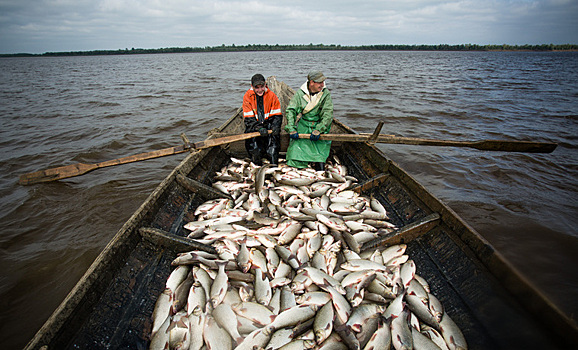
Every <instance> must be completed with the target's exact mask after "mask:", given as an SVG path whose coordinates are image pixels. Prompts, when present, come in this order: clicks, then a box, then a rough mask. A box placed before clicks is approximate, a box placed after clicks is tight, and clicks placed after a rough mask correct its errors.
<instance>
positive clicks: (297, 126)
mask: <svg viewBox="0 0 578 350" xmlns="http://www.w3.org/2000/svg"><path fill="white" fill-rule="evenodd" d="M285 115H286V117H287V125H286V126H285V130H286V131H287V132H288V133H289V137H290V142H289V147H288V148H287V156H286V157H287V164H288V165H290V166H292V167H296V168H306V167H308V166H309V163H314V164H313V166H314V168H315V169H316V170H323V168H324V166H325V161H326V160H327V157H329V151H330V150H331V141H326V140H320V139H319V137H320V135H321V134H327V133H328V132H329V130H330V129H331V123H332V122H333V101H332V100H331V94H330V93H329V90H328V89H327V88H326V87H325V76H324V75H323V73H322V72H320V71H311V72H310V73H309V75H307V82H305V83H304V84H303V85H302V86H301V88H300V89H299V90H298V91H297V92H296V93H295V95H293V97H292V98H291V101H290V102H289V105H288V106H287V110H286V112H285ZM299 134H311V136H310V138H309V139H300V138H299Z"/></svg>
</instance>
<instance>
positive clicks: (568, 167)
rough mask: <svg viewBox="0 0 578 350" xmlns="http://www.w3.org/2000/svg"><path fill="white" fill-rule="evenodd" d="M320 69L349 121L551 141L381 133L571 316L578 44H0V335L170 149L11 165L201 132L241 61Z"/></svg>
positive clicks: (133, 148) (159, 168)
mask: <svg viewBox="0 0 578 350" xmlns="http://www.w3.org/2000/svg"><path fill="white" fill-rule="evenodd" d="M312 68H319V69H321V70H323V71H324V72H325V74H326V75H327V76H328V79H327V86H328V88H329V89H330V90H331V93H332V96H333V101H334V105H335V117H336V118H338V119H340V120H341V121H343V122H344V123H346V124H347V125H349V126H351V127H352V128H353V129H354V130H356V131H357V132H372V131H373V129H374V128H375V126H376V125H377V123H378V121H380V120H384V121H385V124H384V127H383V129H382V132H383V133H387V134H395V135H399V136H408V137H421V138H434V139H448V140H471V141H475V140H481V139H506V140H522V141H548V142H556V143H558V148H557V149H556V150H555V151H554V152H553V153H551V154H527V153H526V154H524V153H506V152H486V151H478V150H473V149H468V148H449V147H429V146H406V145H379V147H380V149H382V150H383V151H384V152H385V153H386V154H387V155H388V156H389V157H390V158H391V159H392V160H394V161H396V162H397V163H399V164H400V165H401V167H402V168H404V169H405V170H407V171H408V172H409V173H410V174H411V175H413V176H414V177H415V178H416V179H417V180H418V181H419V182H421V183H422V184H423V185H424V186H425V187H426V188H428V189H429V190H430V191H431V192H432V193H433V194H434V195H436V196H437V197H438V198H440V199H441V200H443V201H444V202H446V203H447V204H448V205H449V206H450V207H451V208H453V209H454V210H455V211H456V212H457V213H458V214H459V215H461V216H462V217H463V218H464V219H465V220H466V222H468V223H469V224H470V225H471V226H472V227H474V228H475V229H476V230H477V231H478V232H480V234H481V235H482V236H484V237H485V238H486V239H487V240H488V241H489V242H490V243H491V244H492V245H493V246H494V247H496V248H497V249H498V251H499V252H501V253H502V254H503V255H504V256H505V257H506V258H507V259H508V260H509V261H510V262H511V263H512V264H513V265H514V266H516V267H517V268H518V269H519V270H520V271H521V272H522V273H523V274H524V275H526V276H527V277H528V278H529V279H530V280H531V281H532V282H533V283H535V284H536V285H537V286H538V287H539V288H540V289H541V290H542V291H543V292H544V293H545V294H546V295H547V296H548V297H550V298H551V299H552V300H553V301H554V303H556V304H557V305H558V306H559V307H560V309H562V310H563V311H565V312H566V313H567V314H569V315H571V317H573V318H574V319H576V318H577V317H578V316H577V315H578V301H577V298H576V295H578V229H577V227H578V153H577V149H578V53H561V52H549V53H532V52H343V51H336V52H251V53H199V54H197V53H193V54H159V55H129V56H97V57H36V58H2V59H0V123H1V128H0V165H1V168H2V169H3V171H2V173H1V174H0V197H1V198H2V199H1V203H0V220H1V221H0V222H1V224H2V225H1V226H0V227H1V231H0V347H1V348H3V349H7V348H21V347H23V346H24V345H25V344H26V342H27V341H28V340H29V339H30V338H31V337H32V336H33V335H34V333H35V332H36V331H37V330H38V329H39V328H40V327H41V325H42V324H43V323H44V321H45V320H46V319H47V318H48V317H49V316H50V314H51V313H52V312H53V311H54V309H55V308H56V307H57V306H58V305H59V304H60V302H61V301H62V300H63V299H64V297H65V296H66V294H67V293H68V292H69V291H70V290H71V289H72V287H73V286H74V285H75V283H76V282H77V281H78V279H79V278H80V277H81V276H82V274H83V273H84V272H85V271H86V269H87V268H88V267H89V265H90V264H91V263H92V261H93V260H94V259H95V258H96V256H97V255H98V254H99V253H100V251H101V250H102V249H103V248H104V246H105V245H106V244H107V243H108V241H109V240H110V239H111V238H112V237H113V236H114V234H115V233H116V231H117V230H118V229H119V228H120V227H121V226H122V224H123V223H124V222H125V221H126V220H127V219H128V218H129V217H130V215H131V214H132V213H133V212H134V211H135V210H136V209H137V208H138V207H139V206H140V204H141V203H142V202H143V201H144V200H145V199H146V198H147V196H148V195H149V193H151V192H152V191H153V189H154V188H155V187H156V186H157V185H158V184H159V183H160V182H161V181H162V179H164V177H166V176H167V175H168V174H169V172H170V171H171V169H172V168H173V167H175V166H176V165H177V164H178V163H179V162H180V161H181V160H182V159H183V158H184V155H176V156H171V157H165V158H160V159H155V160H149V161H145V162H139V163H132V164H127V165H122V166H118V167H111V168H106V169H100V170H96V171H94V172H91V173H88V174H85V175H84V176H80V177H75V178H70V179H67V180H63V181H59V182H55V183H46V184H38V185H33V186H21V185H19V184H18V176H19V175H21V174H23V173H28V172H32V171H36V170H41V169H46V168H51V167H56V166H61V165H68V164H73V163H77V162H83V163H95V162H99V161H105V160H109V159H113V158H119V157H123V156H127V155H132V154H136V153H141V152H147V151H152V150H156V149H161V148H166V147H170V146H176V145H178V144H180V143H181V140H180V137H179V135H180V134H181V133H186V134H187V135H188V137H189V139H191V140H192V141H200V140H203V139H204V138H205V136H206V133H207V132H208V131H209V130H211V129H212V128H214V127H217V126H219V125H220V124H221V123H222V122H223V121H225V120H226V119H227V118H229V117H230V116H231V115H233V113H234V112H235V111H236V110H237V108H238V107H240V106H241V101H242V98H243V94H244V92H245V91H246V89H247V88H248V87H249V80H250V77H251V76H252V75H253V74H254V73H257V72H260V73H262V74H263V75H265V76H271V75H275V76H276V77H277V78H278V79H279V80H281V81H284V82H286V83H287V84H288V85H289V86H291V87H292V88H294V89H297V88H298V87H299V86H300V85H301V84H302V83H303V82H304V80H305V77H306V75H307V72H308V71H309V70H310V69H312Z"/></svg>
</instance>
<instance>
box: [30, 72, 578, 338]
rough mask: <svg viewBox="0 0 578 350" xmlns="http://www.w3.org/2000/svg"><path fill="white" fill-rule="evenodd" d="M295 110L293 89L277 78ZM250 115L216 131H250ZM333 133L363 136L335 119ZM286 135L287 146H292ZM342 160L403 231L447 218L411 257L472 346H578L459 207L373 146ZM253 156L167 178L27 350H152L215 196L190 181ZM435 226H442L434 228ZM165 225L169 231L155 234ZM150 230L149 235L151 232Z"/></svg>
mask: <svg viewBox="0 0 578 350" xmlns="http://www.w3.org/2000/svg"><path fill="white" fill-rule="evenodd" d="M269 86H270V87H272V88H273V89H274V91H277V92H278V95H279V96H280V99H281V102H282V106H286V104H287V103H288V99H289V97H290V96H291V93H292V91H290V89H287V88H286V86H283V84H282V83H278V82H276V81H270V84H269ZM243 129H244V128H243V119H242V111H241V110H240V109H239V110H238V111H237V113H236V114H235V115H234V116H232V117H231V118H230V119H229V120H227V121H226V122H225V123H224V124H223V125H222V126H221V127H219V128H217V129H215V130H214V131H213V132H211V133H210V134H211V135H213V137H218V136H220V135H223V134H236V133H241V132H243ZM331 133H354V132H353V130H351V129H350V128H349V127H347V126H346V125H344V124H342V123H340V122H339V121H337V120H336V121H335V122H334V123H333V126H332V130H331ZM288 142H289V141H288V137H287V135H283V138H282V149H286V146H287V143H288ZM332 154H334V155H336V156H337V157H338V158H339V159H340V160H341V162H342V163H343V164H344V165H345V166H346V167H347V168H348V170H349V173H350V175H352V176H355V177H356V178H357V179H358V180H359V181H360V182H364V181H366V180H369V179H372V178H374V179H375V178H379V179H380V181H379V182H376V183H375V184H373V185H372V183H368V184H367V186H366V187H365V188H364V191H366V192H367V193H372V194H373V195H374V196H375V197H376V198H377V199H379V200H380V202H381V203H382V204H383V205H384V206H385V207H386V209H387V210H388V212H389V213H390V217H391V220H392V222H393V223H394V224H395V225H396V226H398V227H404V226H406V227H407V225H411V224H412V223H415V222H419V221H420V220H422V219H424V218H427V217H429V216H431V215H432V214H435V213H437V214H439V219H438V220H436V222H435V225H431V226H428V227H427V229H424V230H422V231H423V232H421V231H420V232H417V233H416V234H414V235H409V236H404V238H400V239H399V240H400V241H402V242H403V243H406V244H407V252H408V254H409V255H410V256H411V257H412V259H413V260H414V261H415V263H416V265H417V269H418V273H419V274H420V275H421V276H422V277H424V278H425V279H426V280H427V281H429V283H430V286H431V289H432V293H433V294H434V295H436V296H437V297H438V299H439V300H440V301H441V302H442V304H443V305H444V307H445V308H446V311H447V312H448V313H449V314H451V315H452V319H453V320H454V321H455V322H456V324H458V326H459V327H460V329H461V330H462V332H463V334H464V336H465V338H466V339H467V341H468V344H469V347H470V348H471V349H499V348H504V349H506V348H510V349H511V348H525V349H528V348H549V349H552V348H565V347H568V346H574V345H576V344H578V332H577V328H576V324H575V323H574V322H573V321H572V320H571V319H569V318H568V317H567V316H565V315H564V314H563V313H562V312H561V311H560V310H559V309H557V308H556V307H555V306H554V305H553V304H552V303H551V302H550V301H549V300H548V299H547V298H546V297H545V296H544V295H542V294H541V293H540V292H539V291H538V290H537V289H535V288H534V287H533V286H532V285H531V284H530V283H529V282H528V281H527V280H526V279H525V278H524V277H523V276H521V275H520V274H519V273H518V272H517V271H516V270H515V269H514V268H513V267H512V266H511V265H510V264H509V263H508V262H507V261H506V260H505V259H504V258H503V257H502V256H501V255H500V254H499V253H498V252H496V251H495V250H494V249H493V247H492V246H491V245H490V244H489V243H488V242H487V241H485V240H484V239H483V238H482V237H481V236H480V235H479V234H478V233H477V232H476V231H475V230H474V229H472V228H471V227H470V226H469V225H468V224H467V223H465V222H464V221H463V220H462V219H461V218H460V217H459V216H458V215H457V214H456V213H455V212H454V211H452V210H451V209H450V208H449V207H448V206H446V205H445V204H444V203H442V202H441V201H439V200H438V199H437V198H435V196H433V195H432V194H431V193H430V192H429V191H427V189H425V188H424V187H423V186H422V185H420V184H419V183H418V182H417V181H416V180H415V179H414V178H412V177H411V176H410V175H409V174H407V173H406V172H405V171H403V169H401V168H400V167H399V166H398V165H397V164H396V163H395V162H393V161H391V160H389V159H388V158H387V157H386V155H385V154H383V152H381V151H380V150H379V149H377V148H376V147H375V146H373V145H370V144H367V143H348V142H334V143H333V144H332ZM230 157H240V158H243V157H245V149H244V142H236V143H232V144H228V145H224V146H220V147H214V148H211V149H203V150H199V151H195V152H193V153H191V154H189V155H187V157H186V158H185V159H184V160H183V161H182V162H181V163H180V164H179V165H178V166H177V167H176V168H175V169H174V170H173V171H172V172H171V173H170V174H169V175H168V176H167V177H166V178H165V179H164V180H163V181H162V183H161V184H160V185H159V186H158V187H157V188H156V189H155V190H154V191H153V193H151V195H150V196H149V197H148V198H147V200H146V201H145V202H144V203H143V204H142V205H141V206H140V208H139V209H138V210H137V211H136V212H135V213H134V214H133V215H132V216H131V218H130V219H129V220H128V221H127V222H126V223H125V225H123V227H122V228H121V229H120V230H119V231H118V233H117V234H116V235H115V237H114V238H113V239H112V240H111V242H110V243H109V244H108V245H107V246H106V247H105V248H104V250H103V251H102V253H101V254H100V255H99V256H98V257H97V259H96V260H95V261H94V263H93V264H92V265H91V266H90V268H89V269H88V271H87V272H86V273H85V275H84V276H83V277H82V279H81V280H80V281H79V282H78V283H77V285H76V286H75V287H74V289H73V290H72V291H71V292H70V293H69V295H68V296H67V297H66V299H65V300H64V301H63V302H62V304H61V305H60V306H59V307H58V308H57V310H56V311H55V312H54V313H53V315H52V316H51V317H50V318H49V319H48V320H47V322H46V323H45V324H44V326H43V327H42V328H41V329H40V330H39V331H38V333H37V334H36V336H35V337H34V338H33V339H32V340H31V341H30V342H29V344H28V345H27V347H26V349H40V348H41V347H43V346H48V348H49V349H73V348H90V349H111V348H112V349H120V348H135V347H136V348H146V347H147V345H148V342H149V334H150V330H151V327H152V321H151V315H152V313H153V308H154V304H155V302H156V300H157V298H158V296H159V295H160V294H161V293H162V291H163V289H164V287H165V281H166V279H167V277H168V276H169V274H170V272H171V266H170V263H171V261H172V260H173V259H174V258H175V257H176V255H177V254H178V253H180V252H184V251H187V250H191V248H190V246H189V245H188V244H187V241H186V240H184V239H183V237H185V236H186V235H187V232H186V230H185V229H184V228H183V226H184V224H185V223H186V222H188V221H193V220H194V215H193V213H194V211H195V208H196V207H197V206H198V205H200V204H201V203H203V202H204V201H206V200H207V199H208V196H209V195H210V193H207V192H203V191H194V190H191V188H190V187H189V186H185V185H184V184H183V182H182V181H179V180H178V178H179V177H180V176H184V177H186V178H187V179H192V180H195V181H197V182H200V183H203V184H206V185H210V184H211V180H212V176H213V174H214V173H215V171H217V170H219V169H220V168H221V167H222V166H224V165H225V164H227V163H228V162H229V161H230ZM432 227H433V228H432ZM143 228H147V229H155V230H160V231H162V232H166V233H167V235H164V236H162V235H155V234H150V230H143ZM147 232H148V233H147Z"/></svg>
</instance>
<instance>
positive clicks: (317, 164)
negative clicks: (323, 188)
mask: <svg viewBox="0 0 578 350" xmlns="http://www.w3.org/2000/svg"><path fill="white" fill-rule="evenodd" d="M313 168H314V169H315V170H317V171H323V170H325V163H323V162H315V163H313Z"/></svg>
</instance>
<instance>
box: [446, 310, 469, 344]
mask: <svg viewBox="0 0 578 350" xmlns="http://www.w3.org/2000/svg"><path fill="white" fill-rule="evenodd" d="M440 330H441V333H442V336H443V337H444V339H445V341H446V344H447V345H448V347H449V348H450V349H451V350H465V349H467V348H468V344H467V343H466V339H465V338H464V335H463V334H462V331H461V330H460V328H459V327H458V326H457V325H456V323H455V322H454V321H453V320H452V319H451V318H450V316H449V315H448V314H447V313H445V314H444V315H443V317H442V320H441V322H440Z"/></svg>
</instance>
